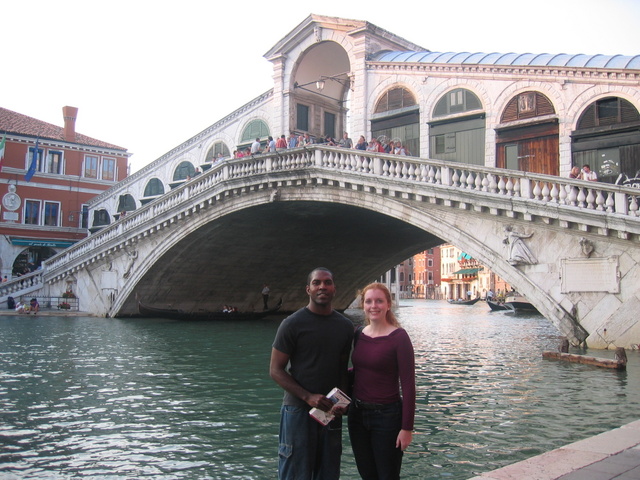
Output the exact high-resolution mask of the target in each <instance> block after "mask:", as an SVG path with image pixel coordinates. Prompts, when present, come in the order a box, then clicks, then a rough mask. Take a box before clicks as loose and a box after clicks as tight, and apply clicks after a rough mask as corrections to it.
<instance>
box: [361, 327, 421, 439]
mask: <svg viewBox="0 0 640 480" xmlns="http://www.w3.org/2000/svg"><path fill="white" fill-rule="evenodd" d="M351 361H352V363H353V369H354V372H355V381H354V385H353V397H354V398H356V399H358V400H360V401H362V402H366V403H381V404H388V403H393V402H397V401H398V400H400V399H401V398H402V429H403V430H413V422H414V417H415V410H416V376H415V357H414V354H413V345H412V344H411V339H410V338H409V335H408V334H407V332H406V331H405V330H404V329H403V328H398V329H396V330H394V331H393V332H391V333H390V334H389V335H387V336H384V337H375V338H372V337H369V336H367V335H366V334H365V333H361V334H360V336H359V338H358V341H357V343H356V346H355V348H354V350H353V354H352V357H351ZM400 387H402V396H401V395H400Z"/></svg>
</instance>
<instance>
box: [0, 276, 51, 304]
mask: <svg viewBox="0 0 640 480" xmlns="http://www.w3.org/2000/svg"><path fill="white" fill-rule="evenodd" d="M43 273H44V271H43V270H36V271H35V272H31V273H28V274H26V275H22V276H20V277H16V278H12V279H11V280H9V281H8V282H2V283H0V302H4V301H6V300H7V298H8V297H18V296H20V295H27V294H28V293H30V292H35V291H38V290H40V289H41V288H42V286H43V280H42V274H43Z"/></svg>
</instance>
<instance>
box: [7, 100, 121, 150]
mask: <svg viewBox="0 0 640 480" xmlns="http://www.w3.org/2000/svg"><path fill="white" fill-rule="evenodd" d="M4 132H6V133H8V134H12V133H13V134H17V135H28V136H32V137H40V138H48V139H51V140H59V141H63V142H64V141H66V140H65V139H64V128H63V127H58V126H57V125H53V124H51V123H47V122H43V121H42V120H38V119H36V118H32V117H28V116H27V115H22V114H21V113H16V112H13V111H11V110H7V109H6V108H2V107H0V134H3V133H4ZM73 143H76V144H79V145H87V146H91V147H101V148H110V149H115V150H124V151H126V150H127V149H126V148H123V147H119V146H117V145H114V144H112V143H107V142H103V141H102V140H96V139H95V138H91V137H88V136H86V135H82V134H81V133H77V132H76V141H75V142H73Z"/></svg>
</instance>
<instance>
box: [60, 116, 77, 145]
mask: <svg viewBox="0 0 640 480" xmlns="http://www.w3.org/2000/svg"><path fill="white" fill-rule="evenodd" d="M62 116H63V117H64V139H65V140H66V141H67V142H75V141H76V118H77V117H78V109H77V108H76V107H62Z"/></svg>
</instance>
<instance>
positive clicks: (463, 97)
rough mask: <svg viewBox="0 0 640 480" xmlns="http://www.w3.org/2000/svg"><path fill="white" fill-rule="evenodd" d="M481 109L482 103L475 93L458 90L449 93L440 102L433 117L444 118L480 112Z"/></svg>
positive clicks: (462, 89) (463, 89)
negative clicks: (475, 111)
mask: <svg viewBox="0 0 640 480" xmlns="http://www.w3.org/2000/svg"><path fill="white" fill-rule="evenodd" d="M481 108H482V103H481V102H480V99H479V98H478V97H477V96H476V94H475V93H473V92H471V91H469V90H467V89H465V88H456V89H455V90H452V91H450V92H447V93H446V94H445V95H443V96H442V98H440V100H438V103H436V108H434V110H433V116H434V117H443V116H445V115H453V114H456V113H462V112H468V111H471V110H479V109H481Z"/></svg>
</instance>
